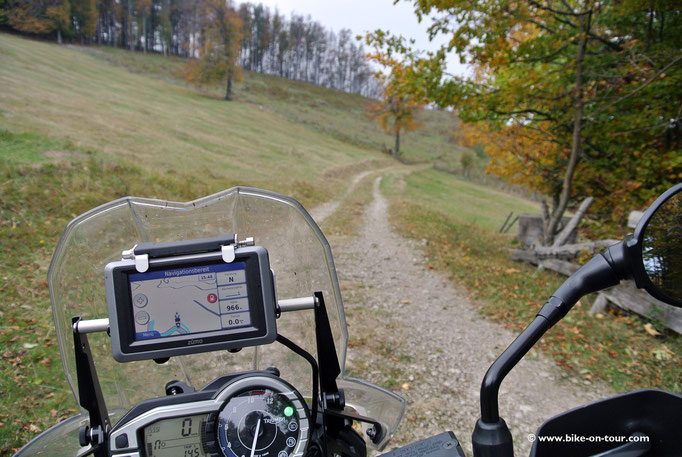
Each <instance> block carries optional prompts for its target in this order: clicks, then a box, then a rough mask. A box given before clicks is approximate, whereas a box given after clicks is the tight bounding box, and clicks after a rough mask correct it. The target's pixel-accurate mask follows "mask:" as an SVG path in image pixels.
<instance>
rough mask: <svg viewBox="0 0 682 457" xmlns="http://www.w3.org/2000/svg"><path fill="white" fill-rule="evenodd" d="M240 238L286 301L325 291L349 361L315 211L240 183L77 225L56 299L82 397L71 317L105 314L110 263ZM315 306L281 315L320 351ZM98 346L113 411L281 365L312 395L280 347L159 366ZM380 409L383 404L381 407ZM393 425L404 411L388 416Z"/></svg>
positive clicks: (102, 213)
mask: <svg viewBox="0 0 682 457" xmlns="http://www.w3.org/2000/svg"><path fill="white" fill-rule="evenodd" d="M233 233H236V234H237V235H238V237H239V239H240V240H241V239H244V238H246V237H254V239H255V243H256V244H257V245H260V246H263V247H265V248H266V249H267V250H268V253H269V257H270V266H271V268H272V270H273V271H274V275H275V279H276V291H277V298H278V299H280V300H281V299H287V298H296V297H309V296H311V295H312V293H313V292H315V291H321V292H322V293H323V294H324V298H325V302H326V307H327V312H328V314H329V320H330V324H331V328H332V333H333V336H334V343H335V346H336V350H337V353H338V358H339V363H340V364H341V370H342V374H341V378H343V376H344V375H343V370H344V366H345V359H346V357H345V356H346V348H347V340H348V333H347V330H346V321H345V315H344V311H343V303H342V300H341V294H340V291H339V284H338V279H337V277H336V270H335V268H334V262H333V259H332V254H331V248H330V246H329V243H328V242H327V240H326V238H325V237H324V235H323V234H322V232H321V231H320V229H319V227H318V226H317V224H315V222H314V221H313V219H312V218H311V217H310V215H309V214H308V213H307V211H306V210H305V209H304V208H303V207H302V206H301V205H300V204H299V203H298V202H297V201H296V200H294V199H292V198H290V197H286V196H284V195H280V194H276V193H273V192H268V191H263V190H258V189H251V188H244V187H236V188H232V189H229V190H226V191H223V192H220V193H218V194H214V195H210V196H207V197H204V198H201V199H198V200H194V201H191V202H186V203H178V202H169V201H161V200H151V199H143V198H136V197H127V198H123V199H120V200H116V201H113V202H110V203H107V204H104V205H102V206H100V207H98V208H95V209H93V210H91V211H89V212H87V213H85V214H83V215H81V216H78V217H77V218H76V219H74V220H73V221H71V223H70V224H69V225H68V226H67V228H66V230H65V232H64V234H63V235H62V238H61V239H60V241H59V244H58V245H57V248H56V250H55V254H54V256H53V259H52V263H51V265H50V269H49V272H48V284H49V288H50V298H51V301H52V309H53V313H54V320H55V327H56V333H57V338H58V342H59V348H60V352H61V357H62V363H63V366H64V372H65V374H66V377H67V379H68V382H69V384H70V386H71V389H72V390H73V392H74V395H75V397H76V398H78V385H77V382H76V380H77V376H76V367H75V357H74V354H73V335H72V330H71V318H72V316H81V317H82V318H83V319H98V318H106V317H108V314H107V304H106V296H105V289H104V277H103V272H104V267H105V266H106V265H107V264H108V263H109V262H113V261H117V260H120V259H121V252H122V251H124V250H127V249H130V248H132V247H133V246H134V245H135V244H138V243H142V242H148V241H155V242H162V241H179V240H191V239H197V238H210V237H216V236H219V235H224V234H233ZM314 322H315V321H314V315H313V311H312V310H308V311H298V312H290V313H284V314H282V316H281V317H280V318H279V319H277V331H278V333H279V334H281V335H283V336H285V337H287V338H289V339H291V340H293V341H294V342H296V343H297V344H298V345H300V346H301V347H303V348H304V349H305V350H307V351H308V352H310V353H311V354H313V355H315V354H316V348H315V330H314V329H315V325H314ZM89 338H90V345H91V349H92V352H93V355H94V359H95V364H96V366H97V371H98V375H99V379H100V383H101V385H102V391H103V394H104V397H105V401H106V404H107V406H108V407H109V409H119V410H122V411H124V412H125V411H127V410H129V409H130V408H131V407H132V406H134V405H135V404H136V403H138V402H140V401H142V400H145V399H148V398H154V397H161V396H164V395H165V391H164V386H165V384H166V383H167V382H168V381H170V380H173V379H178V380H182V381H184V382H185V383H187V384H188V385H190V386H193V387H195V388H196V389H200V388H201V387H203V386H204V385H206V384H207V383H208V382H210V381H211V380H213V379H215V378H217V377H218V376H221V375H224V374H229V373H235V372H239V371H246V370H252V369H264V368H267V367H269V366H276V367H278V368H279V369H280V371H281V376H282V378H283V379H285V380H287V381H288V382H290V383H291V384H293V385H294V386H295V387H296V388H297V389H299V391H300V392H301V394H302V395H303V396H304V397H308V398H309V397H310V396H311V391H312V389H311V369H310V365H309V364H308V363H307V362H306V361H305V360H304V359H302V358H300V357H299V356H297V355H296V354H294V353H293V352H291V351H290V350H288V349H286V348H285V347H283V346H281V345H279V344H278V343H273V344H270V345H267V346H261V347H258V348H245V349H243V350H242V351H241V352H238V353H236V354H232V353H228V352H227V351H219V352H212V353H203V354H194V355H186V356H180V357H173V358H171V359H170V361H168V362H167V363H164V364H157V363H156V362H154V361H151V360H149V361H138V362H129V363H118V362H116V361H115V360H114V359H113V357H112V352H111V344H110V341H109V337H108V336H107V335H106V333H95V334H90V335H89ZM377 392H382V393H377V394H375V395H374V401H375V402H378V403H382V402H386V404H387V406H385V407H382V408H379V409H381V410H384V411H398V410H401V409H402V408H403V407H404V405H403V404H402V402H401V399H399V397H397V396H395V395H392V394H388V393H386V394H384V392H385V391H383V390H382V389H379V390H378V391H377ZM375 409H376V408H375ZM384 420H386V421H387V422H386V423H387V424H388V426H389V428H390V429H394V428H395V427H397V425H398V422H399V420H400V415H399V416H397V417H395V418H393V419H390V418H388V417H385V418H384Z"/></svg>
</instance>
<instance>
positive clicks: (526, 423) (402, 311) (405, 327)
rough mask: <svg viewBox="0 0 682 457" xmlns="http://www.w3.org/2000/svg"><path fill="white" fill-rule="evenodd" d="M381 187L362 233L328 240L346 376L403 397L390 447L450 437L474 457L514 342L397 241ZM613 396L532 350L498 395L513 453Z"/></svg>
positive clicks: (415, 250) (415, 248)
mask: <svg viewBox="0 0 682 457" xmlns="http://www.w3.org/2000/svg"><path fill="white" fill-rule="evenodd" d="M362 176H363V177H364V174H363V175H362ZM358 180H359V179H358ZM380 180H381V177H378V178H377V179H376V180H375V182H374V190H373V201H372V203H371V205H370V206H369V207H368V208H367V210H366V213H365V223H364V226H363V229H362V230H361V231H360V232H359V234H358V235H356V236H352V237H333V238H330V242H331V245H332V250H333V253H334V257H335V263H336V267H337V273H338V276H339V279H340V282H341V292H342V294H343V296H344V301H345V307H346V310H347V311H346V313H347V320H348V325H349V328H348V331H349V334H350V338H351V339H350V341H351V344H350V347H349V350H348V360H347V369H349V370H350V371H351V373H352V374H353V376H355V377H360V378H363V379H366V380H368V381H370V382H374V383H376V384H380V385H383V386H385V387H387V388H389V389H391V390H393V391H394V392H397V393H399V394H400V395H402V396H404V397H405V398H406V400H407V412H406V414H405V417H404V418H403V421H402V423H401V426H400V428H399V429H398V432H397V434H396V436H395V437H394V441H393V442H392V444H391V445H389V446H393V447H397V446H398V445H404V444H407V443H410V442H413V441H415V440H418V439H423V438H426V437H428V436H432V435H436V434H438V433H441V432H443V431H445V430H452V431H453V432H455V434H456V435H457V437H458V439H459V440H460V441H461V443H462V446H463V448H464V450H465V452H466V454H467V455H471V454H472V451H471V432H472V430H473V427H474V424H475V421H476V419H477V418H478V417H479V415H480V411H479V389H480V383H481V380H482V379H483V375H484V374H485V372H486V370H487V368H488V367H489V365H490V364H491V363H492V361H493V360H494V359H495V357H497V356H498V355H499V354H500V353H501V352H502V351H503V350H504V348H506V346H507V345H508V344H509V343H510V342H511V341H512V340H513V339H514V338H515V337H516V336H517V335H516V334H514V333H512V332H511V331H509V330H506V329H505V328H503V327H501V326H499V325H497V324H495V323H493V322H491V321H488V320H486V319H484V318H483V317H481V316H480V315H479V314H478V312H477V311H476V307H475V305H474V304H473V303H472V302H471V301H470V300H469V299H467V297H466V294H465V293H464V292H463V291H462V290H460V289H458V288H457V287H456V286H455V285H454V284H453V283H452V282H451V281H450V280H448V279H447V278H446V277H445V276H443V275H441V274H439V273H438V272H435V271H433V270H429V269H428V268H427V267H426V266H425V259H424V256H423V254H422V252H421V251H420V248H419V242H417V241H415V240H408V239H405V238H402V237H400V236H399V235H397V234H396V233H394V232H393V230H392V229H391V227H390V225H389V222H388V218H387V213H388V204H387V201H386V199H385V198H384V197H383V196H382V195H381V193H380V191H379V182H380ZM355 182H357V181H355ZM332 212H333V211H332ZM330 214H331V213H328V214H325V216H328V215H330ZM483 279H485V278H483ZM611 393H612V392H611V391H610V390H609V389H608V387H606V386H602V385H594V384H592V385H584V384H583V381H581V380H577V379H573V378H568V377H567V375H566V374H564V373H562V372H561V370H560V368H559V367H557V366H556V364H555V363H554V362H553V361H552V360H550V359H549V358H548V357H546V356H545V355H544V354H541V353H539V352H538V351H535V350H531V352H530V353H529V354H528V356H527V357H526V359H524V360H523V361H522V362H521V363H520V364H519V365H518V366H517V367H516V368H515V369H514V370H513V371H512V372H511V373H510V375H509V376H508V377H507V379H506V380H505V381H504V383H503V384H502V388H501V392H500V414H501V416H502V417H503V418H505V420H506V422H507V423H508V425H509V426H510V428H511V431H512V435H513V436H514V439H515V441H514V445H515V454H516V455H528V453H529V450H530V446H531V444H530V442H529V439H528V434H530V433H533V432H535V430H536V429H537V428H538V426H540V424H542V422H544V421H545V420H546V419H548V418H550V417H552V416H553V415H555V414H558V413H559V412H561V411H565V410H567V409H570V408H573V407H576V406H578V405H581V404H584V403H588V402H591V401H594V400H597V399H599V398H603V397H605V396H608V395H609V394H611Z"/></svg>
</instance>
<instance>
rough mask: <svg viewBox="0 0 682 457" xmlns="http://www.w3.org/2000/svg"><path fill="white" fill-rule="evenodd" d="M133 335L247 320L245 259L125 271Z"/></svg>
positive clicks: (236, 325)
mask: <svg viewBox="0 0 682 457" xmlns="http://www.w3.org/2000/svg"><path fill="white" fill-rule="evenodd" d="M129 278H130V279H129V280H130V292H131V298H132V305H133V308H134V309H133V313H134V319H135V341H140V340H148V339H153V338H165V337H170V336H174V335H188V334H196V333H202V332H209V331H215V330H221V329H236V328H240V327H248V326H250V325H251V316H250V312H249V311H250V309H249V297H248V289H247V283H246V267H245V264H244V262H234V263H231V264H219V265H205V266H195V267H189V268H179V269H173V270H165V271H155V272H149V273H135V274H131V275H130V276H129Z"/></svg>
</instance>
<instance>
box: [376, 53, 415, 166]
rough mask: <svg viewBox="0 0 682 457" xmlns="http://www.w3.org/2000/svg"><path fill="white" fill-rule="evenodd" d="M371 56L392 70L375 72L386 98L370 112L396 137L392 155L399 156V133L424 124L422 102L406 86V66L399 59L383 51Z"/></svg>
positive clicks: (386, 130) (384, 128)
mask: <svg viewBox="0 0 682 457" xmlns="http://www.w3.org/2000/svg"><path fill="white" fill-rule="evenodd" d="M368 57H369V58H370V59H371V60H374V61H375V62H377V63H380V64H381V65H384V66H390V68H391V73H390V74H389V75H385V74H383V73H381V72H378V73H376V76H377V78H379V79H380V80H381V81H382V83H383V85H384V91H383V99H382V100H381V101H380V102H377V103H372V104H370V105H369V106H368V108H367V111H368V113H369V116H370V117H371V118H372V119H376V121H377V122H378V123H379V125H380V126H381V128H382V129H383V131H384V132H385V133H386V134H388V135H392V136H394V137H395V147H394V148H393V151H392V152H393V157H395V158H396V159H397V158H399V157H400V134H401V133H402V132H410V131H413V130H416V129H418V128H419V127H421V123H420V122H419V120H418V115H419V112H420V111H421V109H422V105H421V104H420V103H419V101H418V98H417V97H416V96H415V95H414V93H413V92H410V91H408V90H406V89H405V84H406V83H407V79H406V78H405V76H406V73H405V71H406V68H405V67H404V66H402V65H400V64H399V62H397V61H395V60H393V59H391V57H390V56H386V55H383V54H381V53H377V52H375V53H372V54H369V55H368Z"/></svg>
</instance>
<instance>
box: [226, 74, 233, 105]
mask: <svg viewBox="0 0 682 457" xmlns="http://www.w3.org/2000/svg"><path fill="white" fill-rule="evenodd" d="M225 100H228V101H229V100H232V74H228V75H227V89H226V90H225Z"/></svg>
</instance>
